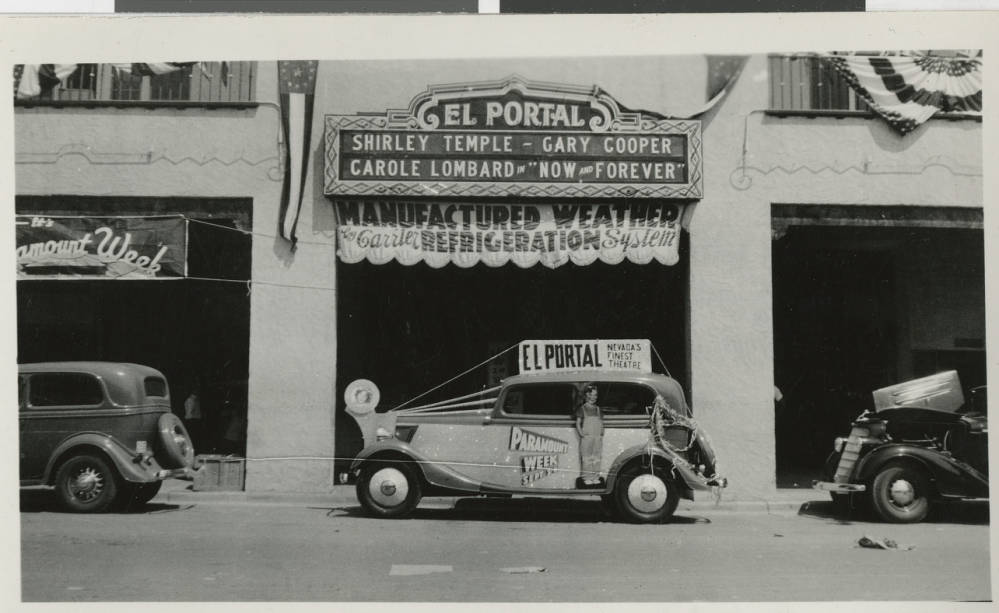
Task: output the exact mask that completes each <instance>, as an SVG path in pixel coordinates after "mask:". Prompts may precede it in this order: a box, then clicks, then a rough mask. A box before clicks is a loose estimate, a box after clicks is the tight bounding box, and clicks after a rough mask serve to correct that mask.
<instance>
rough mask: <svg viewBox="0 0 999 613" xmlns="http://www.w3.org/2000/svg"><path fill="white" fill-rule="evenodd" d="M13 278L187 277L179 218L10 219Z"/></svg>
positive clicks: (184, 241) (182, 223)
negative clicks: (13, 242) (13, 239)
mask: <svg viewBox="0 0 999 613" xmlns="http://www.w3.org/2000/svg"><path fill="white" fill-rule="evenodd" d="M14 223H15V227H16V228H17V231H16V241H17V243H16V250H15V255H16V258H17V278H18V279H53V278H69V279H163V278H182V277H184V276H185V275H186V273H187V270H186V268H187V221H186V220H185V219H184V218H183V217H177V216H171V217H69V216H52V215H18V216H17V217H16V218H15V222H14Z"/></svg>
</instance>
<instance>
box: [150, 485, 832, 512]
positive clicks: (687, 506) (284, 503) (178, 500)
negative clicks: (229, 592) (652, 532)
mask: <svg viewBox="0 0 999 613" xmlns="http://www.w3.org/2000/svg"><path fill="white" fill-rule="evenodd" d="M472 498H473V499H475V500H478V501H479V502H480V503H481V504H490V503H489V502H488V501H486V499H485V498H483V497H472ZM517 498H518V499H521V500H523V499H524V498H526V497H519V496H518V497H517ZM466 499H467V498H466ZM459 500H462V498H460V497H452V496H440V497H438V496H428V497H424V498H423V499H422V500H421V501H420V506H421V507H426V508H438V509H439V508H444V509H451V508H454V506H455V504H456V503H457V501H459ZM587 500H589V499H587ZM153 501H154V502H159V503H168V504H182V505H200V504H205V505H235V506H240V505H273V506H281V507H324V508H350V507H356V506H358V505H359V504H360V503H358V501H357V498H356V496H355V495H354V492H353V488H350V491H349V492H334V493H331V494H312V493H294V492H292V493H284V492H236V491H232V492H214V491H207V492H206V491H201V492H195V491H191V490H175V491H170V492H162V493H160V494H159V495H158V496H157V497H156V498H154V499H153ZM816 501H817V500H816V498H815V497H814V496H800V497H796V498H793V499H791V498H789V499H781V500H731V501H726V500H725V499H724V498H722V500H721V501H720V502H716V501H715V500H713V499H710V498H707V499H704V500H696V501H693V502H692V501H689V500H681V501H680V505H679V507H678V510H681V511H697V512H712V511H717V512H754V513H778V512H780V513H789V512H798V511H799V510H800V509H801V507H802V505H805V504H808V503H810V502H816ZM493 504H497V505H502V504H503V502H502V501H496V502H493Z"/></svg>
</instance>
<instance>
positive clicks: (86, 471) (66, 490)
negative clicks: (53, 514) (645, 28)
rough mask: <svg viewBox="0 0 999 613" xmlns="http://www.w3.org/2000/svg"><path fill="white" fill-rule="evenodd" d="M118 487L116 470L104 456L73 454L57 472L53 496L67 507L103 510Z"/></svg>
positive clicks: (95, 510) (83, 510) (113, 497)
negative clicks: (54, 494)
mask: <svg viewBox="0 0 999 613" xmlns="http://www.w3.org/2000/svg"><path fill="white" fill-rule="evenodd" d="M118 489H119V481H118V474H117V473H116V472H115V471H114V468H112V467H111V465H110V464H108V462H107V461H106V460H105V459H104V458H101V457H99V456H96V455H90V454H85V455H78V456H75V457H72V458H70V459H68V460H66V462H64V463H63V465H62V466H60V467H59V470H58V472H56V477H55V491H56V496H57V497H58V498H59V502H60V503H61V504H62V506H63V508H65V509H66V510H68V511H73V512H76V513H100V512H102V511H106V510H107V509H108V508H109V507H110V506H111V504H112V503H113V502H114V501H115V499H116V498H117V497H118Z"/></svg>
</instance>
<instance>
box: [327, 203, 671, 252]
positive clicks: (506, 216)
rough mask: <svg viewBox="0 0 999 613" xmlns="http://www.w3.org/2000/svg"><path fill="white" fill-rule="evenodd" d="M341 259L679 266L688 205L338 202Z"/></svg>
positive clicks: (336, 206)
mask: <svg viewBox="0 0 999 613" xmlns="http://www.w3.org/2000/svg"><path fill="white" fill-rule="evenodd" d="M334 206H335V210H336V218H337V247H338V250H337V253H338V255H339V257H340V259H341V260H342V261H344V262H346V263H356V262H360V261H362V260H365V259H367V260H368V261H370V262H372V263H374V264H384V263H387V262H390V261H392V260H395V261H397V262H399V263H401V264H404V265H407V266H411V265H413V264H416V263H418V262H426V263H427V264H428V265H429V266H431V267H434V268H439V267H442V266H445V265H447V264H449V263H453V264H455V265H457V266H460V267H470V266H474V265H475V264H478V263H479V262H482V263H484V264H486V265H487V266H503V265H504V264H506V263H508V262H513V263H514V264H516V265H517V266H520V267H522V268H527V267H530V266H533V265H535V264H538V263H540V264H542V265H544V266H547V267H549V268H555V267H558V266H561V265H563V264H565V263H567V262H572V263H573V264H576V265H580V266H585V265H587V264H591V263H593V262H595V261H597V260H600V261H601V262H605V263H607V264H617V263H619V262H622V261H624V260H625V259H627V260H628V261H630V262H634V263H636V264H647V263H649V262H651V261H653V260H655V261H657V262H659V263H661V264H666V265H672V264H675V263H676V262H677V261H678V260H679V243H680V218H681V215H682V212H683V205H682V204H677V203H674V202H661V201H660V202H656V201H629V202H621V203H607V204H604V203H601V204H462V203H439V202H438V203H434V202H398V201H391V202H381V201H357V200H337V201H335V202H334Z"/></svg>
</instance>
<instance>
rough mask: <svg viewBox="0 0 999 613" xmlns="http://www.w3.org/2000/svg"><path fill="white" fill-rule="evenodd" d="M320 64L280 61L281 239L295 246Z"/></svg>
mask: <svg viewBox="0 0 999 613" xmlns="http://www.w3.org/2000/svg"><path fill="white" fill-rule="evenodd" d="M318 66H319V62H318V61H315V60H299V61H287V62H278V93H279V94H280V98H281V125H282V127H283V128H284V133H285V139H286V150H285V173H284V186H283V188H282V190H281V236H282V237H284V238H285V239H287V240H289V241H291V242H292V244H294V243H295V241H296V240H297V237H296V235H295V230H296V228H297V227H298V215H299V212H300V210H301V208H302V191H303V190H304V189H305V177H306V174H307V173H308V166H309V164H308V162H309V147H310V140H311V139H310V136H311V133H312V102H313V98H314V97H315V91H316V71H317V69H318Z"/></svg>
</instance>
